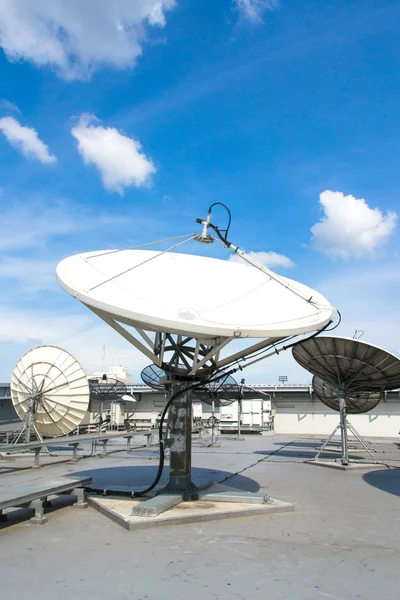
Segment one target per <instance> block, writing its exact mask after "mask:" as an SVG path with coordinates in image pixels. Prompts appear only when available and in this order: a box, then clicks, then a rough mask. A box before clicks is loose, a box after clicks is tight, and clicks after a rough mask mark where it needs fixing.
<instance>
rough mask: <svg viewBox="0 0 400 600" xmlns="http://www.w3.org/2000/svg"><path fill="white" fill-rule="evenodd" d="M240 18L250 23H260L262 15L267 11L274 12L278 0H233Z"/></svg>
mask: <svg viewBox="0 0 400 600" xmlns="http://www.w3.org/2000/svg"><path fill="white" fill-rule="evenodd" d="M234 1H235V5H236V8H237V10H238V11H239V12H240V14H241V16H242V17H243V18H244V19H246V20H247V21H250V23H262V22H263V19H262V18H263V15H264V13H265V12H267V10H274V8H276V7H277V6H278V0H234Z"/></svg>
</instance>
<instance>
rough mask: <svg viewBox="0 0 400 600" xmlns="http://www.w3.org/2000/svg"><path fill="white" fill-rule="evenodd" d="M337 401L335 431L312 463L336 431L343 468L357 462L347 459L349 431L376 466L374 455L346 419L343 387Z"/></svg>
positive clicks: (316, 457)
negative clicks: (337, 421)
mask: <svg viewBox="0 0 400 600" xmlns="http://www.w3.org/2000/svg"><path fill="white" fill-rule="evenodd" d="M338 401H339V415H340V419H339V423H338V424H337V425H336V427H335V429H334V430H333V431H332V433H331V434H330V436H329V437H328V439H327V440H326V441H325V442H324V443H323V445H322V446H321V448H320V449H319V451H318V453H317V454H316V455H315V458H314V461H317V460H319V457H320V455H321V454H323V453H324V450H325V448H326V447H327V446H328V445H329V443H330V442H331V440H332V438H333V437H334V436H335V435H336V433H337V431H338V430H339V429H340V439H341V446H342V456H341V459H340V460H341V463H342V465H343V466H344V467H347V466H348V465H349V463H351V462H357V461H353V460H352V459H350V458H349V444H348V435H347V430H348V429H349V430H350V431H351V433H352V434H353V435H354V437H355V438H356V439H357V440H358V442H359V443H360V444H361V446H362V447H363V448H364V450H365V451H366V452H367V453H368V454H369V456H370V457H371V458H372V460H373V462H374V463H375V464H378V461H376V460H375V459H374V455H373V454H372V452H371V450H370V449H369V448H368V446H367V442H366V441H365V440H364V438H362V437H361V435H360V434H359V433H358V431H357V430H356V428H355V427H353V425H352V424H351V423H350V422H349V421H348V419H347V403H346V393H345V391H344V386H341V390H339V393H338Z"/></svg>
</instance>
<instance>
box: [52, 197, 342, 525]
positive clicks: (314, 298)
mask: <svg viewBox="0 0 400 600" xmlns="http://www.w3.org/2000/svg"><path fill="white" fill-rule="evenodd" d="M217 204H218V203H217ZM213 206H214V205H213ZM213 206H211V207H210V209H209V212H208V215H207V219H206V220H205V221H201V220H199V219H198V220H197V222H200V223H201V224H202V225H203V231H202V233H201V234H198V233H194V234H188V235H183V236H179V237H177V238H170V240H162V241H163V242H168V241H171V242H172V246H171V247H169V248H167V249H166V250H163V251H154V250H148V249H146V250H143V249H142V248H141V247H140V248H129V249H124V250H106V251H97V252H87V253H84V254H78V255H75V256H71V257H69V258H66V259H65V260H63V261H62V262H61V263H60V264H59V265H58V266H57V279H58V281H59V283H60V285H61V286H62V287H63V288H64V289H65V290H66V291H67V292H68V293H69V294H71V295H72V296H73V297H75V298H77V299H78V300H79V301H81V302H82V303H83V304H85V305H86V306H87V307H88V308H90V309H91V310H92V311H93V312H94V313H95V314H97V315H98V316H99V317H100V318H101V319H103V320H104V321H105V322H106V323H107V324H108V325H110V326H111V327H113V328H114V329H115V330H116V331H117V332H118V333H120V334H121V335H122V336H123V337H124V338H125V339H126V340H128V341H129V342H130V343H131V344H133V345H134V346H135V347H136V348H138V349H139V350H140V351H141V352H143V353H144V354H145V355H146V356H147V357H148V358H149V359H150V360H151V362H152V363H154V364H155V365H156V367H158V368H160V369H162V370H163V371H164V372H165V373H166V375H167V378H166V380H167V385H168V390H169V392H170V393H171V397H170V400H169V401H168V403H167V405H166V408H165V409H164V412H163V415H162V417H161V419H160V427H159V432H160V455H162V454H163V441H162V435H163V434H162V423H163V418H164V416H165V414H166V412H165V411H166V410H167V409H169V424H170V432H171V438H172V439H173V444H172V446H171V453H170V477H169V484H168V486H167V489H168V491H169V492H173V493H174V492H175V493H177V494H178V495H180V497H182V495H183V496H185V497H189V498H192V497H193V494H194V495H195V494H196V493H197V491H198V489H197V488H196V486H195V485H194V484H193V483H192V481H191V410H192V409H191V394H192V390H193V386H194V385H197V384H196V382H201V384H202V385H204V384H205V383H207V382H208V381H209V379H210V378H211V377H212V376H213V375H214V376H216V374H218V373H221V370H222V369H226V368H227V367H228V366H231V367H232V365H236V366H237V367H238V365H239V364H240V363H241V362H243V361H244V360H246V361H247V362H246V365H249V364H252V363H254V362H257V361H259V360H261V359H262V358H265V357H267V356H270V355H273V354H276V353H278V352H280V350H282V349H283V347H281V348H279V344H281V346H282V343H283V342H284V341H285V340H288V339H291V338H292V337H294V336H297V335H300V334H305V333H308V332H315V331H319V330H321V329H322V328H324V327H326V326H328V324H329V323H331V322H332V321H333V320H334V319H335V317H336V311H335V309H334V308H333V307H332V306H331V305H330V303H329V302H328V301H327V300H326V299H325V298H324V297H323V296H321V295H320V294H319V293H317V292H315V291H314V290H312V289H310V288H308V287H307V286H305V285H303V284H301V283H297V282H295V281H292V280H290V279H287V278H284V277H281V276H279V275H276V274H275V273H273V272H272V271H271V270H269V269H268V268H266V267H265V266H264V265H262V264H260V263H258V262H257V261H256V260H254V258H253V257H251V256H249V255H248V254H246V253H244V252H243V251H242V250H241V249H240V248H238V247H237V246H234V245H233V244H232V243H231V242H229V241H228V240H227V236H228V232H229V227H230V213H229V210H228V209H227V211H228V214H229V222H228V226H227V228H226V229H225V230H221V229H219V228H218V227H217V226H214V225H213V224H212V223H211V210H212V208H213ZM225 208H226V207H225ZM211 230H213V231H214V232H215V233H216V236H214V235H211V234H210V231H211ZM214 241H215V242H218V243H220V244H221V245H222V246H223V247H224V248H226V249H229V250H230V251H232V252H233V253H235V254H236V255H237V256H240V257H241V258H242V259H243V265H242V264H237V263H235V262H229V261H227V260H220V259H216V258H210V257H204V256H197V255H196V254H183V253H182V254H181V253H177V252H174V250H176V248H178V247H182V246H183V245H189V244H190V243H191V242H193V243H194V244H195V242H202V243H205V244H209V243H211V242H214ZM156 243H157V242H153V243H150V244H144V245H145V246H151V245H155V244H156ZM197 248H198V246H197ZM245 263H248V264H250V265H252V267H253V268H248V267H246V266H245ZM238 340H241V341H242V343H241V344H235V345H232V346H231V352H230V354H229V352H228V349H227V346H228V344H229V343H230V342H232V341H238ZM234 370H237V368H235V369H233V370H232V369H231V371H228V372H227V373H226V374H227V375H230V374H231V373H232V372H234ZM190 384H191V385H190ZM159 472H160V471H159ZM154 485H155V484H153V486H154ZM153 486H152V487H153ZM149 489H152V488H149ZM146 491H148V490H146ZM158 498H160V497H158ZM150 502H153V503H156V504H157V511H158V512H162V510H165V508H162V506H163V502H164V505H165V501H163V500H160V499H158V500H157V499H155V498H153V499H152V500H151V501H150ZM170 502H171V499H170V498H169V499H168V501H167V504H168V503H170ZM160 507H161V508H160ZM136 510H137V511H138V512H136V513H135V514H143V515H147V514H149V511H150V508H148V509H146V508H144V509H143V512H141V509H136ZM151 514H154V512H152V513H151ZM157 514H158V513H157Z"/></svg>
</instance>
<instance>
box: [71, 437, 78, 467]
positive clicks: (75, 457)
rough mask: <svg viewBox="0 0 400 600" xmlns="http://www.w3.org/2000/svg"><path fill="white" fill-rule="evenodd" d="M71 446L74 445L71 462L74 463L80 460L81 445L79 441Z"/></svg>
mask: <svg viewBox="0 0 400 600" xmlns="http://www.w3.org/2000/svg"><path fill="white" fill-rule="evenodd" d="M70 446H72V459H71V462H72V463H77V462H78V446H79V442H78V443H75V444H70Z"/></svg>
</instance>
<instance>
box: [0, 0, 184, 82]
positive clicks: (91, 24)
mask: <svg viewBox="0 0 400 600" xmlns="http://www.w3.org/2000/svg"><path fill="white" fill-rule="evenodd" d="M175 4H176V2H175V0H112V1H111V0H84V1H83V2H82V0H68V1H66V0H12V1H10V0H0V45H1V46H2V48H3V50H4V52H5V54H6V56H7V58H8V59H9V60H12V61H17V60H27V61H30V62H32V63H34V64H35V65H37V66H39V67H41V66H44V65H49V66H52V67H55V68H56V70H57V72H58V73H59V75H60V76H61V77H63V78H65V79H70V80H71V79H88V78H89V77H90V75H91V74H92V73H93V72H94V71H95V70H97V69H99V68H100V67H101V66H110V67H114V68H118V69H125V68H132V67H133V66H134V65H135V62H136V59H137V58H138V56H140V54H141V52H142V46H141V44H142V43H143V41H144V40H145V38H146V26H149V25H150V26H157V27H164V26H165V13H166V11H168V10H170V9H172V8H174V6H175Z"/></svg>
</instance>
